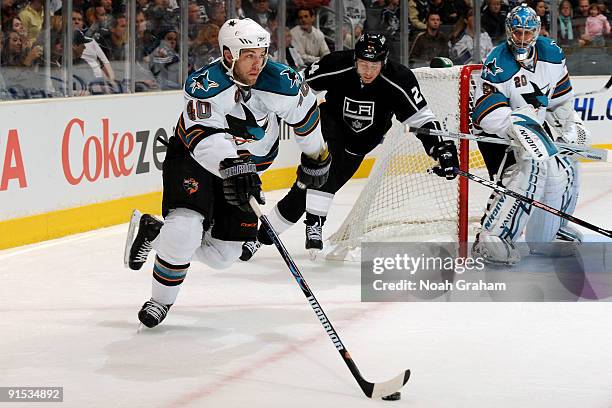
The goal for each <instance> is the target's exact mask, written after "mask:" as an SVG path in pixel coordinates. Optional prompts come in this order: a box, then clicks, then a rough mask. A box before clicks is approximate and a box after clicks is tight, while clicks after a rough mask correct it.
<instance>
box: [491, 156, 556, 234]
mask: <svg viewBox="0 0 612 408" xmlns="http://www.w3.org/2000/svg"><path fill="white" fill-rule="evenodd" d="M546 170H547V168H546V163H545V162H541V161H536V160H519V161H518V162H517V163H515V164H513V165H512V166H510V167H508V168H507V169H506V170H505V171H504V173H503V174H502V180H501V181H502V184H503V185H504V186H506V187H508V188H509V189H511V190H514V191H516V192H518V193H519V194H522V195H525V196H527V197H529V198H533V199H534V200H540V197H541V195H542V194H543V192H544V186H545V182H546ZM531 210H532V208H531V206H530V205H528V204H526V203H524V202H522V201H519V200H517V199H515V198H512V197H510V196H506V195H504V194H499V193H497V192H494V193H493V194H492V195H491V198H490V200H489V203H488V205H487V211H486V212H485V214H484V216H483V218H482V221H481V224H482V229H483V231H486V232H488V233H490V234H489V235H494V236H498V237H500V238H503V239H505V240H507V241H511V242H514V241H516V240H518V238H519V237H520V236H521V233H522V232H523V229H524V228H525V225H526V224H527V221H528V220H529V215H530V214H531Z"/></svg>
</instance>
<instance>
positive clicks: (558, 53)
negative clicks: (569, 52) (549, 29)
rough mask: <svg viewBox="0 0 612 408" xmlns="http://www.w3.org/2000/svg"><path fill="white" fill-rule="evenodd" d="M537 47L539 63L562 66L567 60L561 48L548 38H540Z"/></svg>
mask: <svg viewBox="0 0 612 408" xmlns="http://www.w3.org/2000/svg"><path fill="white" fill-rule="evenodd" d="M535 47H536V51H537V53H538V54H537V56H538V57H537V58H538V60H539V61H546V62H549V63H551V64H561V63H563V60H564V59H565V54H564V53H563V50H562V49H561V47H559V46H558V45H557V43H556V42H555V41H554V40H552V39H550V38H548V37H543V36H539V37H538V39H537V40H536V45H535Z"/></svg>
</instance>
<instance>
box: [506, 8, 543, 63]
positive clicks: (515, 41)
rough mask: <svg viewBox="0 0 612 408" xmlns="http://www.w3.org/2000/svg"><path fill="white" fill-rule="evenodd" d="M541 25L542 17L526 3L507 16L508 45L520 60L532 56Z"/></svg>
mask: <svg viewBox="0 0 612 408" xmlns="http://www.w3.org/2000/svg"><path fill="white" fill-rule="evenodd" d="M541 26H542V23H541V22H540V17H539V16H538V15H537V14H536V12H535V11H534V10H533V9H532V8H530V7H528V6H527V5H526V4H521V5H520V6H517V7H515V8H514V9H513V10H512V11H511V12H510V14H508V17H506V37H507V41H508V45H509V46H510V49H511V50H512V53H513V54H514V58H515V59H516V60H517V61H518V62H521V61H525V60H527V59H529V58H530V57H531V51H532V49H533V46H534V45H535V43H536V40H537V39H538V35H539V34H540V27H541Z"/></svg>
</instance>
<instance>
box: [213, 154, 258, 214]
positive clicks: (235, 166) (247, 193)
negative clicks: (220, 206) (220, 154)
mask: <svg viewBox="0 0 612 408" xmlns="http://www.w3.org/2000/svg"><path fill="white" fill-rule="evenodd" d="M219 173H220V174H221V177H222V178H223V194H224V195H225V200H226V201H227V202H228V203H230V204H231V205H236V206H238V207H239V208H240V209H241V210H242V211H246V212H253V209H252V208H251V205H250V204H249V199H250V197H251V196H253V197H255V199H256V200H257V202H258V203H259V204H265V200H264V196H263V192H262V191H261V180H260V179H259V175H258V174H257V168H256V167H255V163H253V162H252V161H251V159H250V158H248V157H230V158H227V159H223V160H222V161H221V163H220V164H219Z"/></svg>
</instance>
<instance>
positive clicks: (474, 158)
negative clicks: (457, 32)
mask: <svg viewBox="0 0 612 408" xmlns="http://www.w3.org/2000/svg"><path fill="white" fill-rule="evenodd" d="M462 70H463V72H467V69H463V67H452V68H439V69H432V68H420V69H415V70H414V73H415V75H416V76H417V79H418V80H419V84H420V87H421V92H422V93H423V95H424V96H425V98H426V100H427V103H428V105H429V107H430V108H431V109H432V111H433V112H434V114H435V115H436V117H437V118H438V120H439V121H440V123H441V124H442V126H443V128H444V129H445V130H449V131H455V132H456V131H461V130H462V127H461V126H460V125H461V124H462V123H463V124H464V126H463V131H465V130H466V129H467V128H466V127H465V126H468V127H469V123H467V122H466V120H467V118H468V117H469V113H470V111H469V109H471V102H470V103H465V104H464V105H465V106H461V105H462V103H461V102H462V101H461V97H460V94H461V92H464V93H465V92H470V90H473V81H471V80H470V78H469V77H468V80H467V82H465V83H464V86H463V87H462V86H461V81H460V77H461V73H462ZM478 74H479V71H474V73H472V75H478ZM470 82H471V83H472V85H471V86H468V84H469V83H470ZM467 96H470V94H467ZM471 99H472V98H471V97H468V98H466V99H465V100H466V101H468V100H469V101H471ZM458 150H459V154H460V155H462V154H469V155H470V169H471V170H474V169H477V172H480V173H481V174H482V173H484V162H483V161H482V156H481V155H480V153H479V152H478V150H477V148H476V146H475V145H473V146H470V149H464V150H462V149H458ZM470 150H471V152H470ZM435 164H436V162H435V161H434V160H433V159H431V158H430V157H429V156H428V155H427V154H426V153H425V151H424V149H423V145H422V143H421V142H420V141H419V140H418V139H417V138H416V137H415V136H414V135H413V134H411V133H408V132H407V131H406V129H405V127H404V126H402V125H401V124H400V123H397V122H396V123H394V125H393V127H392V128H391V130H390V131H389V132H388V133H387V135H386V136H385V141H384V143H383V145H382V146H381V151H380V153H379V154H378V155H377V160H376V163H375V165H374V167H373V168H372V171H371V173H370V176H369V179H368V182H367V184H366V186H365V187H364V189H363V191H362V192H361V194H360V196H359V198H358V199H357V202H356V204H355V206H354V207H353V209H352V210H351V212H350V213H349V215H348V216H347V217H346V219H345V220H344V223H343V224H342V226H341V227H340V228H339V229H338V231H337V232H336V233H335V234H333V235H332V236H331V237H330V238H329V241H328V244H329V245H328V247H329V248H330V249H331V251H329V252H328V253H327V255H326V257H327V259H350V258H354V257H358V254H359V253H358V248H359V245H360V243H361V242H364V241H389V240H394V241H399V240H401V241H425V240H435V241H449V242H450V241H457V240H458V217H459V216H458V204H459V201H460V200H462V199H465V198H462V197H465V193H466V191H465V190H462V191H461V194H460V189H459V179H458V178H457V179H455V180H452V181H449V180H446V179H444V178H440V177H438V176H436V175H433V174H428V173H427V170H428V169H430V168H431V167H433V166H434V165H435ZM478 169H480V170H478ZM471 187H472V186H470V188H471ZM470 193H471V194H473V191H471V192H470ZM477 193H478V194H477V197H476V198H474V197H472V199H471V200H470V201H469V204H470V205H469V214H468V218H469V219H470V221H471V222H472V224H477V220H478V219H479V218H480V216H481V215H482V212H483V209H484V206H485V204H486V197H487V194H488V192H487V191H486V190H485V191H480V192H478V191H477ZM474 227H475V225H473V226H472V232H474Z"/></svg>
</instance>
